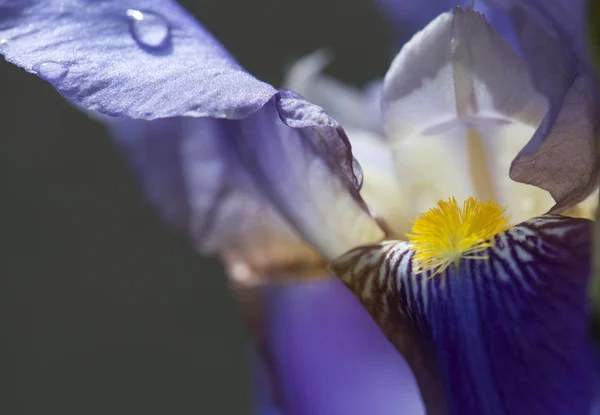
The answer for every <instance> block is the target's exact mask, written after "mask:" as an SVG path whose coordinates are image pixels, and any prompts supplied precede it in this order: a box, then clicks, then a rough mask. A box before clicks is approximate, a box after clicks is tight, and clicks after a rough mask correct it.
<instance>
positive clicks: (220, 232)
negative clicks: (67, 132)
mask: <svg viewBox="0 0 600 415" xmlns="http://www.w3.org/2000/svg"><path fill="white" fill-rule="evenodd" d="M105 122H107V123H108V126H109V127H110V129H111V132H112V133H113V137H114V139H115V141H116V142H117V144H118V145H119V146H120V148H121V150H122V151H123V152H124V154H125V155H126V156H127V157H128V159H129V161H130V163H131V164H132V166H133V168H134V171H135V173H136V174H137V176H138V179H139V181H140V185H141V187H142V190H143V191H144V193H145V194H146V196H147V197H148V199H149V200H150V202H151V203H152V204H153V205H154V206H155V207H156V208H157V210H158V211H159V214H160V215H161V217H162V218H163V219H164V220H165V221H166V222H167V223H168V224H169V225H170V226H172V227H174V228H175V229H177V230H179V231H182V232H184V233H186V234H187V235H188V237H189V239H190V241H191V242H192V243H193V245H194V246H195V247H196V248H197V249H198V250H199V251H200V252H202V253H205V254H221V255H222V256H223V257H224V259H225V262H226V264H227V265H228V266H229V268H230V269H229V272H230V276H231V277H232V278H234V279H235V280H236V281H237V282H239V283H243V284H245V285H248V284H254V283H260V282H262V279H263V278H262V277H263V275H264V271H265V270H266V269H273V268H274V269H278V268H291V267H296V268H306V269H312V268H322V259H321V257H320V255H319V254H318V253H317V252H316V251H315V250H314V249H313V248H311V247H310V246H309V245H308V244H307V243H306V242H304V241H303V240H302V239H301V238H300V237H299V236H298V235H297V233H296V232H295V231H294V229H293V228H292V226H291V225H290V223H289V222H288V221H287V220H285V219H284V218H283V217H282V215H281V214H280V213H279V212H278V211H277V210H276V209H275V208H274V207H273V206H272V204H271V203H270V202H269V200H268V199H267V198H266V197H265V196H264V195H263V194H262V193H261V191H260V189H259V188H258V186H257V185H256V183H255V180H254V179H253V177H252V175H251V174H250V173H249V172H248V171H247V170H246V169H245V168H244V165H243V164H242V162H241V161H240V160H239V157H237V155H236V154H235V152H234V150H233V148H232V146H231V144H230V143H229V142H228V137H227V127H226V126H225V125H224V124H225V123H227V122H228V121H225V120H214V119H210V118H169V119H164V120H154V121H142V120H124V119H107V120H105Z"/></svg>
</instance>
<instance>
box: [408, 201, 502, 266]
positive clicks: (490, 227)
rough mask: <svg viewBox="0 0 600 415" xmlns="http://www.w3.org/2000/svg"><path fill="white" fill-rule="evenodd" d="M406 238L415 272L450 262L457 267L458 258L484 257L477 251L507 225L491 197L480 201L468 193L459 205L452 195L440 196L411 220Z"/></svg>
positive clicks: (500, 208)
mask: <svg viewBox="0 0 600 415" xmlns="http://www.w3.org/2000/svg"><path fill="white" fill-rule="evenodd" d="M413 224H414V225H413V228H412V233H411V234H408V235H406V236H408V240H409V242H410V243H411V244H412V245H413V250H414V251H415V255H414V257H413V264H414V265H415V268H416V271H417V272H423V271H429V270H436V271H435V273H434V274H433V275H436V274H438V273H440V272H443V271H444V270H445V269H446V268H448V266H449V265H450V264H454V265H455V266H456V267H458V264H459V263H460V260H461V259H462V258H466V259H487V258H488V257H487V256H486V255H478V253H480V252H481V251H483V250H485V249H487V248H489V247H491V246H493V245H494V239H493V237H494V236H495V235H496V234H498V233H499V232H502V231H505V230H506V229H508V228H509V218H508V217H507V216H506V208H502V207H500V206H499V205H498V204H497V203H496V202H494V201H493V200H489V201H487V202H482V201H480V200H477V199H475V198H472V197H469V199H467V200H465V202H464V203H463V206H462V208H461V207H460V206H459V205H458V203H457V202H456V199H455V198H454V197H451V198H450V199H448V201H443V200H440V201H439V202H438V204H437V206H436V207H434V208H431V209H429V210H428V211H427V212H425V213H424V214H422V215H421V216H420V217H419V218H418V219H417V220H415V221H414V222H413Z"/></svg>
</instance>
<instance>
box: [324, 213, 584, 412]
mask: <svg viewBox="0 0 600 415" xmlns="http://www.w3.org/2000/svg"><path fill="white" fill-rule="evenodd" d="M592 228H593V223H592V222H591V221H588V220H584V219H573V218H566V217H560V216H544V217H540V218H534V219H532V220H530V221H527V222H524V223H521V224H520V225H517V226H515V227H513V228H511V229H510V230H508V231H506V232H503V233H501V234H499V235H497V236H496V237H495V240H496V246H495V247H493V248H490V249H489V250H488V251H487V252H483V253H482V255H488V256H489V259H488V260H485V259H481V260H462V262H461V263H460V266H459V270H458V271H456V270H455V268H454V267H452V266H451V267H449V268H448V269H447V270H446V271H445V272H443V273H442V274H441V275H432V272H431V271H428V272H425V273H422V274H416V273H415V272H414V271H413V268H412V256H413V253H412V251H411V250H410V245H408V244H407V243H405V242H399V243H394V242H387V243H384V244H380V245H376V246H373V247H366V248H358V249H356V250H354V251H352V252H350V253H348V254H347V255H346V256H344V257H342V258H341V259H339V260H336V262H334V264H333V269H334V270H335V271H336V273H338V274H339V275H341V276H342V277H343V279H344V280H345V281H346V283H347V284H348V285H349V286H350V287H351V288H352V289H353V291H354V292H355V293H356V294H357V295H358V296H359V297H360V298H361V299H362V301H363V303H365V304H366V305H367V308H368V309H369V310H370V311H371V313H372V314H373V315H374V316H375V318H376V319H377V320H378V321H379V323H380V325H381V326H382V327H383V328H384V331H386V332H387V333H388V337H390V338H391V339H392V340H394V342H395V344H396V346H397V347H398V349H399V350H400V351H405V352H406V350H410V348H411V347H413V352H414V348H415V346H414V345H415V342H417V344H419V342H420V343H423V342H425V344H426V345H428V346H430V349H427V348H425V349H423V347H422V346H421V347H420V348H419V349H420V350H425V351H424V352H423V351H421V352H420V354H419V353H417V354H416V355H415V354H413V355H409V356H408V357H407V359H408V360H409V363H411V365H413V369H414V370H415V374H416V376H417V379H418V380H419V382H420V386H421V390H422V391H424V388H425V387H429V388H430V390H425V391H424V392H423V393H426V392H431V390H432V389H435V386H436V385H439V384H440V383H436V379H437V382H441V385H442V386H443V391H444V394H443V396H445V401H446V402H445V403H443V399H442V398H441V397H440V395H438V396H437V401H433V402H432V401H431V400H430V401H429V402H427V401H426V403H427V404H428V405H432V406H435V407H436V408H435V409H436V410H437V412H436V411H433V413H449V414H461V415H462V414H466V415H470V414H473V415H475V414H483V413H485V414H486V415H487V414H489V415H496V414H498V415H503V414H511V415H520V414H523V415H525V414H529V415H531V414H540V415H542V414H544V415H549V414H556V415H562V414H571V415H577V414H581V415H584V414H585V415H587V414H588V413H589V411H590V408H591V405H592V400H593V394H594V389H595V381H596V378H595V372H596V368H595V365H594V359H593V356H592V353H591V347H590V344H589V338H588V305H587V297H586V287H587V282H588V278H589V274H590V263H591V242H592ZM380 275H383V276H384V277H383V278H381V277H380ZM401 329H403V330H402V331H401V332H400V330H401ZM409 336H412V337H409ZM398 339H400V340H403V341H398ZM411 357H412V361H411ZM416 359H421V360H417V361H416V362H415V361H414V360H416ZM424 361H429V362H432V361H433V362H435V363H436V364H437V367H433V368H432V367H423V362H424ZM425 398H426V399H427V396H425ZM444 406H445V408H444Z"/></svg>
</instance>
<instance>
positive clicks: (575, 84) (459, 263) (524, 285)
mask: <svg viewBox="0 0 600 415" xmlns="http://www.w3.org/2000/svg"><path fill="white" fill-rule="evenodd" d="M409 3H410V2H409ZM567 3H568V4H567ZM406 4H407V3H404V2H402V1H400V0H398V1H393V0H387V1H386V2H383V1H382V6H383V7H384V8H387V9H386V10H387V11H388V12H387V15H388V16H389V17H392V18H393V19H395V18H398V19H402V18H401V17H398V16H405V15H403V14H402V12H403V6H405V5H406ZM479 6H480V5H477V6H476V7H479ZM483 11H484V12H485V16H484V15H483V14H480V13H479V12H477V11H474V10H473V9H472V8H471V7H470V6H467V7H466V8H464V9H462V8H453V9H451V10H450V11H447V12H444V13H442V14H441V15H440V16H439V17H437V18H436V19H434V20H433V21H432V22H431V23H429V24H428V25H427V27H426V28H425V29H424V30H422V31H420V32H419V33H417V34H416V35H415V36H414V37H413V38H412V39H411V40H410V41H409V42H408V43H407V44H406V45H404V46H403V47H402V49H401V51H400V52H399V54H398V55H397V56H396V58H395V59H394V61H393V63H392V65H391V67H390V69H389V71H388V73H387V74H386V76H385V79H384V81H383V83H381V84H374V85H373V86H372V88H370V89H369V90H368V91H366V92H365V93H364V94H361V93H360V92H358V91H354V90H351V89H349V88H347V87H345V86H343V85H340V84H339V83H336V82H335V81H333V80H330V79H328V78H326V77H324V76H322V75H320V74H319V69H320V67H321V66H322V65H323V64H324V58H323V55H322V54H317V55H313V56H311V57H308V58H306V59H305V60H303V61H302V62H300V63H299V64H298V66H296V67H295V68H294V69H293V71H292V72H291V73H290V76H289V78H288V84H289V85H292V86H293V87H294V88H297V89H299V92H301V93H303V94H304V95H305V96H306V97H309V98H310V97H311V96H312V97H313V99H314V100H315V101H322V102H321V103H322V104H323V106H324V107H326V108H327V110H328V112H329V113H331V114H332V115H334V116H335V117H336V118H339V120H341V121H342V122H343V123H344V125H345V126H347V127H348V129H347V132H348V133H349V135H347V132H346V130H344V128H342V126H341V124H340V123H339V122H338V121H336V120H334V118H332V116H330V115H329V114H328V113H327V112H325V111H324V110H323V109H322V108H321V107H320V106H317V105H315V104H313V103H310V102H309V101H307V100H306V99H305V98H303V97H301V96H300V95H297V94H296V93H294V92H291V91H289V90H287V89H276V88H274V87H272V86H271V85H268V84H265V83H263V82H261V81H259V80H257V79H256V78H254V77H252V76H251V75H249V74H248V73H247V72H245V71H244V70H243V68H241V66H240V65H239V64H238V63H237V62H236V61H235V60H234V59H233V58H232V57H231V56H230V55H229V54H228V53H227V51H225V50H224V48H223V47H222V46H221V45H220V44H219V43H218V42H217V41H216V40H215V39H214V38H213V37H212V36H211V35H210V34H209V33H208V32H207V31H206V30H205V29H204V28H203V27H202V26H200V25H199V24H198V23H197V22H196V21H194V20H193V19H192V18H191V17H190V16H189V15H188V14H187V13H186V12H185V11H184V10H182V9H181V8H180V7H179V6H178V5H177V4H175V3H173V2H170V1H159V0H148V1H145V2H141V1H134V0H119V1H116V0H114V1H109V0H99V1H94V2H89V1H84V0H61V1H58V0H46V1H39V0H23V1H13V0H3V1H0V52H1V53H2V54H3V55H4V56H5V58H6V59H7V60H8V61H9V62H12V63H14V64H16V65H18V66H21V67H23V68H24V69H26V70H27V71H29V72H32V73H35V74H37V75H38V76H40V77H42V78H44V79H46V80H47V81H48V82H50V83H51V84H52V85H53V86H54V87H55V88H56V89H57V90H58V91H59V92H60V93H61V94H63V95H64V96H65V97H66V98H67V99H69V100H70V101H71V102H73V103H74V104H75V105H77V106H78V107H80V108H82V110H85V111H88V112H89V113H90V114H94V116H96V117H98V119H99V120H101V121H102V122H104V123H106V125H107V127H108V128H109V130H110V131H111V132H112V134H113V137H114V139H115V141H116V142H117V144H118V145H119V147H120V148H121V149H122V151H123V152H124V154H126V156H127V157H128V158H129V159H130V161H131V163H132V166H133V168H134V171H135V172H136V174H137V176H138V178H139V181H140V185H141V187H142V188H143V190H144V191H145V193H146V194H147V196H148V198H149V200H150V201H151V203H153V204H154V205H155V206H156V207H157V209H158V211H159V213H160V214H161V216H162V217H163V218H164V220H165V221H166V222H167V223H168V224H170V225H171V226H172V227H174V228H175V229H178V230H180V231H182V232H185V234H186V235H187V236H188V237H189V240H190V242H191V243H192V244H194V246H195V247H197V249H198V251H199V252H201V253H204V254H217V255H219V256H220V257H221V258H222V259H223V261H224V263H225V265H226V266H227V268H228V271H229V274H230V277H231V281H232V286H233V287H234V288H235V289H236V290H237V292H238V294H239V295H240V299H241V301H242V304H244V307H245V309H246V310H247V311H248V314H247V319H248V323H249V325H250V327H252V328H253V331H254V333H255V335H256V340H257V343H258V348H259V350H260V351H261V353H262V356H263V357H264V358H265V359H264V360H263V361H262V363H263V364H264V365H265V366H266V367H267V369H268V370H267V371H266V372H267V374H268V375H269V377H268V378H267V379H266V381H265V383H267V388H268V389H269V391H270V392H271V395H270V396H271V397H272V398H273V399H274V401H275V403H276V405H277V406H278V408H280V409H282V412H283V413H286V414H287V413H290V414H311V415H314V414H316V415H318V414H367V413H375V414H397V413H398V414H405V413H407V414H413V413H420V412H421V411H422V408H420V407H419V405H420V403H419V402H418V401H416V400H415V399H416V396H417V392H416V389H415V386H414V384H413V383H412V374H411V372H409V371H408V369H407V366H406V363H405V361H404V360H403V358H402V357H401V356H403V357H404V358H405V359H406V362H408V364H409V365H410V368H411V369H412V372H413V373H414V375H415V377H416V380H417V382H418V386H419V392H420V394H421V396H422V398H423V401H424V404H425V407H426V410H427V413H428V414H446V413H448V414H511V415H512V414H532V413H534V414H574V415H577V414H587V413H589V411H590V408H591V405H592V397H593V388H594V385H595V370H594V365H593V360H592V355H591V350H590V344H589V341H588V335H587V330H586V329H587V314H588V310H587V302H586V293H585V291H586V284H587V280H588V277H589V273H590V254H591V248H590V247H591V227H592V222H591V221H589V220H587V219H582V218H573V217H570V216H563V215H560V213H570V214H574V215H578V216H588V215H589V213H588V210H589V209H588V207H587V205H580V204H579V203H580V202H582V201H584V200H585V199H586V197H588V195H589V194H590V193H592V192H593V191H594V189H595V188H596V184H597V183H596V181H597V180H596V177H597V161H596V155H595V151H594V145H593V139H594V137H595V135H596V133H597V131H596V130H597V120H596V117H595V114H597V111H598V108H597V105H598V102H597V99H598V96H599V95H598V94H597V92H598V91H597V87H598V85H597V79H596V77H595V75H594V72H593V71H592V70H591V68H590V64H589V62H588V58H587V53H586V46H585V43H584V41H583V39H584V37H583V34H582V33H580V32H582V31H583V30H584V29H583V27H584V25H583V23H582V22H583V16H584V3H583V1H581V0H577V1H572V2H566V1H559V0H546V1H543V2H542V1H541V0H540V1H537V0H522V1H516V0H515V1H511V0H502V1H501V0H491V1H490V2H489V4H488V5H487V6H486V7H485V8H484V10H483ZM486 17H487V18H488V19H489V22H490V23H491V24H488V23H487V22H486ZM393 19H392V20H393ZM374 102H375V103H377V102H380V108H381V110H378V109H377V108H378V107H379V106H378V105H377V104H376V105H373V103H374ZM365 115H368V117H367V118H365ZM349 138H350V139H349ZM351 142H352V146H351V145H350V143H351ZM523 146H524V147H523ZM521 147H523V148H522V149H521ZM353 149H354V150H353ZM353 152H354V156H353ZM355 157H356V158H355ZM513 158H514V160H513ZM357 159H358V162H357ZM359 162H360V163H361V164H362V165H363V169H364V174H363V172H361V169H360V165H359ZM509 171H510V177H511V178H512V179H514V180H516V181H517V182H519V183H516V182H513V181H511V180H509V176H508V175H509ZM363 180H364V183H363ZM532 185H533V186H537V188H535V187H533V186H532ZM545 191H547V192H548V193H549V194H550V195H551V197H552V199H551V198H549V197H548V195H547V194H546V193H545ZM463 201H464V202H463ZM546 212H550V213H548V214H546ZM508 215H511V217H512V219H510V218H509V216H508ZM413 222H414V223H413ZM513 224H515V225H514V226H512V225H513ZM407 233H408V236H405V235H406V234H407ZM328 263H330V267H331V270H333V272H335V273H336V274H337V275H339V276H340V277H341V280H342V281H343V282H344V283H345V284H346V285H347V286H348V287H349V288H350V290H348V289H346V288H345V287H344V286H343V284H342V282H341V281H340V280H338V279H336V278H335V277H331V276H330V271H329V270H328V267H327V264H328ZM298 280H302V281H310V282H307V283H305V284H299V283H289V281H298ZM253 287H254V288H253ZM352 292H353V293H354V294H356V297H354V296H353V295H352ZM357 298H358V300H360V302H359V301H358V300H357ZM360 303H362V304H363V306H364V307H361V304H360ZM369 314H370V315H369ZM371 317H372V318H373V319H371ZM373 320H375V321H376V322H377V324H378V326H379V328H381V329H382V330H379V328H378V327H377V326H376V325H375V323H374V322H373ZM386 337H387V339H386ZM388 340H389V341H388ZM398 351H399V352H400V353H398Z"/></svg>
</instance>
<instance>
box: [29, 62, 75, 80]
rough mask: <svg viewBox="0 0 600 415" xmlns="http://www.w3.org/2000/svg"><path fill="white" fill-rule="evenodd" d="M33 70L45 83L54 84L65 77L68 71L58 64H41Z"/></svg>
mask: <svg viewBox="0 0 600 415" xmlns="http://www.w3.org/2000/svg"><path fill="white" fill-rule="evenodd" d="M33 70H34V71H35V72H36V73H37V74H38V75H39V76H41V77H42V78H44V79H45V80H46V81H49V82H56V81H60V80H61V79H62V78H64V77H65V75H66V74H67V72H69V69H68V68H67V67H65V66H64V65H63V64H61V63H58V62H52V61H48V62H43V63H40V64H37V65H35V66H34V67H33Z"/></svg>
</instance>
